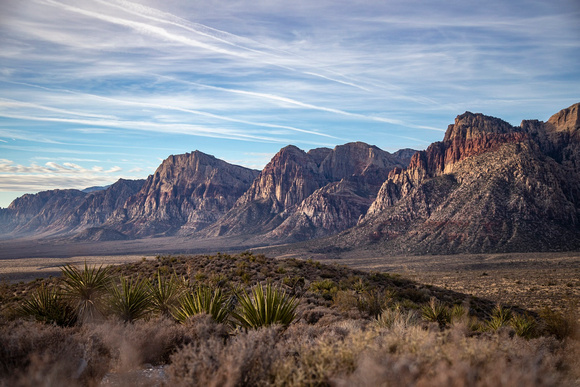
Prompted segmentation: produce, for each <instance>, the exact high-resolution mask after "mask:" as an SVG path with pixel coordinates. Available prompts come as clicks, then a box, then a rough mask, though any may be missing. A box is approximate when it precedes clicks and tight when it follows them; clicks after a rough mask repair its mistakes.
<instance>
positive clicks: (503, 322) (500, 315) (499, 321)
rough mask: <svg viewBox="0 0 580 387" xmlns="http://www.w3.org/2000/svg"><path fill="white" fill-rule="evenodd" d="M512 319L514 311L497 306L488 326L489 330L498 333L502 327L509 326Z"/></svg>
mask: <svg viewBox="0 0 580 387" xmlns="http://www.w3.org/2000/svg"><path fill="white" fill-rule="evenodd" d="M511 318H512V311H511V310H510V309H509V308H505V307H503V306H501V305H499V304H497V305H496V306H495V308H494V309H493V310H492V312H491V316H490V319H489V321H488V322H487V326H488V328H489V329H491V330H494V331H497V330H498V329H499V328H501V327H504V326H509V323H510V320H511Z"/></svg>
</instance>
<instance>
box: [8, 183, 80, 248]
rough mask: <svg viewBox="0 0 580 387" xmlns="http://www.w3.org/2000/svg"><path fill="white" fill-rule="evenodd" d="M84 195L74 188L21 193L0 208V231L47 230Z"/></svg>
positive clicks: (29, 232)
mask: <svg viewBox="0 0 580 387" xmlns="http://www.w3.org/2000/svg"><path fill="white" fill-rule="evenodd" d="M86 195H87V194H85V193H84V192H81V191H79V190H76V189H56V190H50V191H43V192H39V193H37V194H26V195H23V196H21V197H19V198H17V199H15V200H14V201H13V202H12V203H10V205H9V206H8V208H6V209H4V210H3V211H2V216H1V217H0V230H2V234H3V236H4V237H13V236H26V235H32V234H41V233H45V232H49V231H51V230H52V229H54V223H55V222H58V221H59V220H60V219H61V218H62V217H63V216H65V215H66V214H70V213H71V212H72V211H74V210H75V209H76V208H77V207H78V206H79V205H81V204H82V203H83V201H84V199H85V196H86Z"/></svg>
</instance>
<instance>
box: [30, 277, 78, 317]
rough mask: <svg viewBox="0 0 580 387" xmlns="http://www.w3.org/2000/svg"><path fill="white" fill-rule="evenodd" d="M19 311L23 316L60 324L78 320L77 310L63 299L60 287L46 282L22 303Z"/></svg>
mask: <svg viewBox="0 0 580 387" xmlns="http://www.w3.org/2000/svg"><path fill="white" fill-rule="evenodd" d="M18 312H19V314H20V315H22V316H30V317H33V318H34V319H35V320H37V321H40V322H43V323H49V324H56V325H60V326H72V325H74V324H75V323H76V321H77V314H76V312H75V310H74V309H73V308H72V306H71V305H70V304H69V303H68V302H66V300H64V299H63V297H62V294H61V293H60V292H59V291H58V289H56V288H54V287H53V288H49V287H48V286H46V285H45V284H43V285H41V286H40V287H38V288H37V289H36V291H35V292H34V293H33V294H32V296H31V297H30V298H28V299H25V300H23V301H22V302H21V303H20V307H19V310H18Z"/></svg>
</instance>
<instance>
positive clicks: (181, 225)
mask: <svg viewBox="0 0 580 387" xmlns="http://www.w3.org/2000/svg"><path fill="white" fill-rule="evenodd" d="M257 175H258V171H255V170H252V169H248V168H244V167H240V166H236V165H232V164H228V163H226V162H225V161H222V160H218V159H216V158H215V157H213V156H210V155H207V154H205V153H202V152H199V151H195V152H192V153H186V154H182V155H177V156H170V157H168V158H167V159H166V160H164V161H163V162H162V163H161V165H160V166H159V167H158V168H157V170H156V171H155V173H154V174H153V175H151V176H149V178H148V179H147V181H146V182H145V184H144V185H143V187H142V188H141V190H140V191H139V192H137V193H136V194H135V195H133V196H131V197H130V198H128V200H127V201H126V202H125V203H124V205H123V206H122V207H121V208H119V209H118V210H117V211H115V213H114V214H113V215H112V216H111V217H110V218H109V219H108V221H107V222H106V224H105V225H106V227H110V228H113V229H116V230H117V231H120V232H123V233H125V234H128V235H131V236H137V237H142V236H150V235H171V234H175V233H176V232H181V233H186V234H187V233H194V232H197V231H199V230H201V229H203V228H205V227H207V226H208V225H210V224H212V223H214V222H215V221H216V220H217V219H218V218H220V217H221V216H222V215H223V214H224V213H226V212H227V211H228V210H229V209H230V208H231V207H232V206H233V204H234V203H235V201H236V200H237V199H238V198H239V197H240V196H242V194H243V193H244V192H245V191H246V190H247V189H248V187H250V184H252V182H253V180H254V179H255V178H256V176H257Z"/></svg>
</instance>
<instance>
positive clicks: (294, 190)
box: [207, 142, 412, 242]
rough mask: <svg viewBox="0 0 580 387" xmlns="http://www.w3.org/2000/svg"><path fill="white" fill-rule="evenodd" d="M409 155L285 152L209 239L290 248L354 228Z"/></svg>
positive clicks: (357, 150)
mask: <svg viewBox="0 0 580 387" xmlns="http://www.w3.org/2000/svg"><path fill="white" fill-rule="evenodd" d="M411 152H412V151H411V150H406V151H404V152H401V153H400V155H399V156H395V155H392V154H390V153H388V152H385V151H383V150H381V149H379V148H377V147H375V146H371V145H368V144H365V143H362V142H355V143H348V144H345V145H340V146H337V147H335V148H334V149H326V148H318V149H313V150H310V151H309V152H304V151H302V150H300V149H299V148H297V147H295V146H287V147H285V148H283V149H282V150H281V151H280V152H278V154H276V156H274V157H273V158H272V160H271V161H270V163H269V164H268V165H267V166H266V167H265V168H264V170H263V171H262V172H261V173H260V175H259V176H258V178H257V179H256V180H255V181H254V183H253V184H252V186H251V187H250V189H249V190H248V191H247V192H246V193H245V194H244V195H243V196H242V197H241V198H240V199H239V200H238V201H237V203H236V204H235V206H234V208H232V210H231V211H230V212H228V213H227V214H226V215H225V216H224V217H223V218H222V219H220V220H219V221H218V222H217V223H216V224H214V225H212V226H211V227H209V228H208V234H207V235H209V236H222V235H242V234H247V235H258V236H259V238H260V239H262V240H267V241H276V242H282V241H284V242H288V241H298V240H305V239H311V238H314V237H318V236H325V235H330V234H332V233H336V232H338V231H341V230H344V229H346V228H348V227H352V226H353V225H354V224H356V222H357V220H358V219H359V217H360V216H361V215H362V214H364V213H365V212H366V210H367V208H368V206H369V205H370V204H371V203H372V201H373V200H374V198H375V195H376V193H377V191H378V189H379V187H380V186H381V184H382V182H383V181H384V180H385V179H386V177H387V174H388V171H389V170H391V169H392V168H394V167H396V166H403V165H404V162H405V161H407V160H408V157H409V154H410V153H411Z"/></svg>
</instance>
